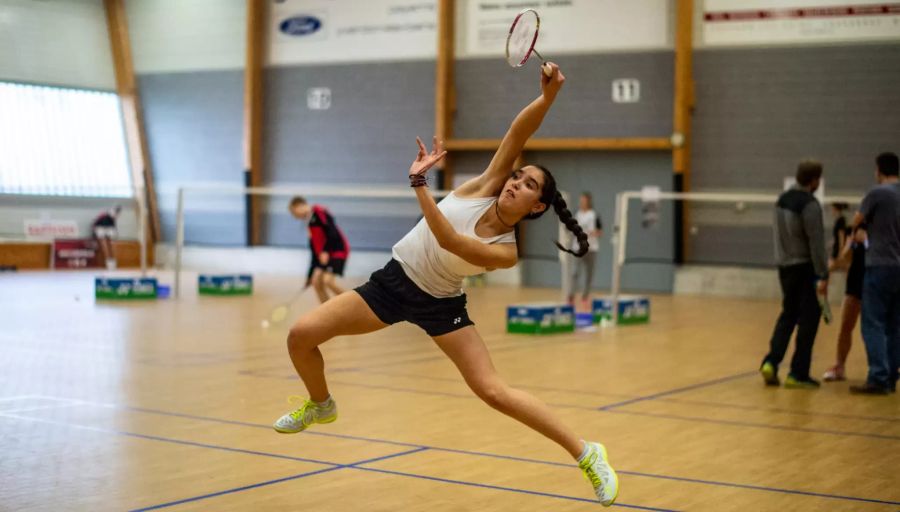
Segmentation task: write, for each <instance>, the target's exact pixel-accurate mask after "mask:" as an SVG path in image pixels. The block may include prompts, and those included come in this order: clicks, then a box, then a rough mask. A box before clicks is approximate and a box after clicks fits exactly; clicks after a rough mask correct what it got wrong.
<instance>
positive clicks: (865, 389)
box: [850, 382, 891, 395]
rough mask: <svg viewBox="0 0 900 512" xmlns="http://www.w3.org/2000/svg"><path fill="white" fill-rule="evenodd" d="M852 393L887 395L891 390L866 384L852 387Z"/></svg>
mask: <svg viewBox="0 0 900 512" xmlns="http://www.w3.org/2000/svg"><path fill="white" fill-rule="evenodd" d="M850 392H851V393H853V394H854V395H887V394H890V392H891V390H890V389H888V388H883V387H881V386H876V385H875V384H872V383H869V382H866V383H865V384H863V385H861V386H850Z"/></svg>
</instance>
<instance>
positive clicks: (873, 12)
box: [703, 3, 900, 22]
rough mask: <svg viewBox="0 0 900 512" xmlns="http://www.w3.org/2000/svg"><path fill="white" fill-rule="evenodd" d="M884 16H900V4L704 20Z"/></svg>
mask: <svg viewBox="0 0 900 512" xmlns="http://www.w3.org/2000/svg"><path fill="white" fill-rule="evenodd" d="M882 15H895V16H896V15H900V3H890V4H868V5H845V6H823V7H802V8H790V9H755V10H747V11H708V12H706V13H704V15H703V19H704V20H706V21H708V22H715V21H758V20H774V19H791V18H794V19H797V18H801V19H802V18H833V17H842V16H882Z"/></svg>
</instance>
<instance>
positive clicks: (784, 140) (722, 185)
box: [693, 44, 900, 193]
mask: <svg viewBox="0 0 900 512" xmlns="http://www.w3.org/2000/svg"><path fill="white" fill-rule="evenodd" d="M694 73H695V80H696V100H697V106H696V109H695V112H694V125H693V129H694V132H693V133H694V145H693V184H694V188H695V189H754V190H761V189H762V190H772V191H773V192H774V191H778V190H780V188H781V181H782V179H783V177H784V176H790V175H793V173H794V171H795V170H796V165H797V162H798V161H799V160H800V159H802V158H805V157H814V158H818V159H820V160H821V161H822V162H823V163H824V165H825V177H826V183H827V188H828V189H831V190H842V191H857V192H859V193H862V192H863V191H864V190H866V189H867V188H868V187H870V186H871V185H872V182H873V177H872V176H873V169H874V158H875V155H876V154H878V153H879V152H881V151H887V150H892V151H900V136H898V134H900V115H897V114H898V113H900V86H898V84H900V44H889V45H852V46H828V47H823V46H816V47H793V48H754V49H731V50H720V49H717V50H703V51H699V52H697V53H696V54H695V56H694Z"/></svg>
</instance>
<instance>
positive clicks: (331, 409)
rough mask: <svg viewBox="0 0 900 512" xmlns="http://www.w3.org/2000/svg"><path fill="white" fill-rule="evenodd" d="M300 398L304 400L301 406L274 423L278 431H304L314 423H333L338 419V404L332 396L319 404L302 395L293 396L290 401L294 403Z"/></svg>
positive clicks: (285, 432) (294, 432)
mask: <svg viewBox="0 0 900 512" xmlns="http://www.w3.org/2000/svg"><path fill="white" fill-rule="evenodd" d="M298 399H299V400H302V401H303V404H302V405H301V406H300V408H299V409H297V410H296V411H294V412H289V413H287V414H285V415H284V416H282V417H280V418H278V421H276V422H275V424H274V425H272V428H274V429H275V431H276V432H280V433H282V434H296V433H297V432H303V431H304V430H306V429H307V428H309V426H310V425H312V424H313V423H332V422H333V421H334V420H336V419H337V404H335V403H334V400H332V399H331V397H329V398H328V400H326V401H324V402H322V404H317V403H316V402H313V401H312V400H308V399H306V398H303V397H300V396H292V397H290V398H288V403H294V402H296V401H297V400H298Z"/></svg>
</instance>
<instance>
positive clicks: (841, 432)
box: [258, 372, 900, 440]
mask: <svg viewBox="0 0 900 512" xmlns="http://www.w3.org/2000/svg"><path fill="white" fill-rule="evenodd" d="M753 373H755V372H753ZM733 377H734V376H733ZM258 378H269V377H258ZM272 378H277V377H272ZM331 383H332V384H338V383H340V384H342V385H345V386H356V387H361V388H365V389H381V390H386V391H395V392H397V393H411V394H417V395H432V396H445V397H451V398H460V399H464V400H480V399H479V398H478V397H477V396H475V395H474V393H473V394H463V393H449V392H444V391H428V390H422V389H412V388H403V387H396V386H382V385H379V384H365V383H357V382H346V381H340V380H332V381H331ZM705 384H706V385H708V386H711V385H714V383H713V382H709V383H705ZM694 389H696V388H694ZM682 391H687V390H686V389H683V388H682V389H681V390H680V391H678V392H682ZM641 398H642V400H639V401H644V400H643V399H644V398H645V397H641ZM661 401H662V400H661ZM549 405H552V406H553V407H557V408H560V409H576V410H583V411H591V412H602V413H613V414H616V413H621V414H634V415H643V416H649V417H657V418H665V419H672V420H680V421H695V422H698V423H710V424H719V425H727V426H732V427H745V428H761V429H770V430H771V429H775V430H782V431H785V432H804V433H816V434H824V435H833V436H846V437H865V438H873V439H888V440H900V436H891V435H885V434H874V433H868V432H854V431H850V430H827V429H817V428H808V427H793V426H788V425H769V424H765V423H754V422H749V421H741V420H721V419H715V418H704V417H700V416H677V415H672V414H667V413H654V412H642V411H624V410H620V409H618V408H616V409H606V408H604V407H594V406H582V405H573V404H564V403H552V404H549ZM620 405H624V404H620ZM617 407H618V406H617Z"/></svg>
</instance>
